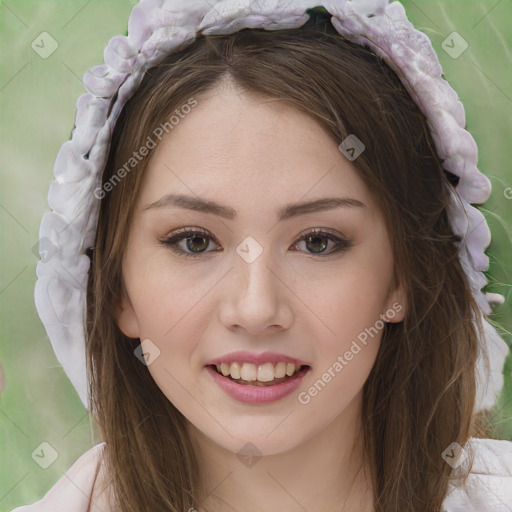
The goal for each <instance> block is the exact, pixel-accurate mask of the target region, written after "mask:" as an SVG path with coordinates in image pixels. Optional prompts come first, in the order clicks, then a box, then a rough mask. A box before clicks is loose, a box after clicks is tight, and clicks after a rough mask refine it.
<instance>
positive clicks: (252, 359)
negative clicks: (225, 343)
mask: <svg viewBox="0 0 512 512" xmlns="http://www.w3.org/2000/svg"><path fill="white" fill-rule="evenodd" d="M279 361H284V362H285V363H294V364H295V365H296V366H311V364H310V363H307V362H306V361H301V360H300V359H296V358H295V357H290V356H285V355H284V354H277V353H276V352H262V353H261V354H254V353H253V352H245V351H243V350H239V351H238V352H231V353H230V354H226V355H224V356H221V357H217V358H215V359H212V360H211V361H208V362H207V363H205V366H210V365H212V364H214V365H217V364H222V363H226V364H231V363H235V362H238V363H253V364H257V365H260V364H265V363H272V364H277V363H279ZM278 385H279V384H278Z"/></svg>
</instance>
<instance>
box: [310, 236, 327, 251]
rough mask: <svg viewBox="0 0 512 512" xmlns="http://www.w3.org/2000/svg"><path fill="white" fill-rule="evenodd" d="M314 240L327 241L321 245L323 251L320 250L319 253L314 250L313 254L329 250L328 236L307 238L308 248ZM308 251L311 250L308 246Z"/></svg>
mask: <svg viewBox="0 0 512 512" xmlns="http://www.w3.org/2000/svg"><path fill="white" fill-rule="evenodd" d="M312 240H314V241H319V240H325V243H323V244H321V250H319V251H316V250H313V251H312V252H323V251H324V250H325V249H326V248H327V244H328V241H327V240H328V238H327V237H326V236H322V235H313V236H308V237H307V238H306V246H308V244H309V243H310V242H311V241H312ZM308 249H309V246H308Z"/></svg>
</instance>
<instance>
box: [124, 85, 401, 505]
mask: <svg viewBox="0 0 512 512" xmlns="http://www.w3.org/2000/svg"><path fill="white" fill-rule="evenodd" d="M196 99H197V100H198V105H197V106H196V107H195V108H194V109H193V110H192V111H191V113H190V114H188V115H187V116H186V117H185V118H184V119H183V120H181V121H180V123H179V124H178V125H177V126H175V127H174V129H173V130H172V132H170V133H169V135H167V136H166V137H165V138H164V139H163V140H162V142H161V143H160V144H159V145H158V146H157V148H155V149H154V151H153V154H152V156H151V161H150V164H149V166H148V168H147V170H146V175H145V177H144V182H143V185H142V189H141V191H140V193H139V196H138V199H137V203H136V205H135V215H134V217H133V221H132V225H131V227H130V233H129V238H128V242H127V244H128V245H127V249H126V253H125V255H124V262H123V278H124V281H125V285H126V289H127V293H128V296H125V297H123V298H122V300H121V301H120V303H119V305H118V309H117V311H118V313H117V323H118V325H119V327H120V329H121V330H122V331H123V332H124V333H125V334H126V335H127V336H129V337H132V338H140V339H141V340H145V339H150V340H151V342H152V343H153V344H154V345H156V346H157V347H158V349H159V350H160V354H159V356H158V357H157V358H156V359H154V361H153V362H151V363H150V364H149V366H148V370H149V372H150V373H151V375H152V377H153V378H154V380H155V382H156V383H157V385H158V386H159V388H160V389H161V390H162V392H163V393H164V394H165V395H166V396H167V397H168V398H169V400H170V401H171V402H172V403H173V404H174V405H175V406H176V407H177V408H178V409H179V410H180V411H181V413H182V414H183V415H184V416H185V417H186V418H187V419H188V421H189V422H190V423H189V427H190V428H189V430H190V435H191V437H192V440H193V442H194V446H195V449H196V450H197V454H198V457H199V458H200V463H201V466H200V467H201V468H202V471H203V473H202V474H201V475H200V479H201V485H200V489H201V491H200V493H199V496H200V499H201V503H202V506H203V507H204V510H208V511H210V512H211V511H217V510H219V511H220V510H222V511H226V510H236V511H244V512H263V511H268V510H281V511H284V512H292V511H293V512H295V511H303V510H308V512H320V511H328V510H329V511H333V510H339V511H348V510H358V511H361V512H365V511H366V512H371V511H372V510H373V505H372V502H371V498H372V496H371V486H370V483H369V481H367V479H365V478H364V473H365V470H366V472H367V474H369V473H368V471H369V468H368V463H367V461H365V460H363V458H362V454H361V442H362V428H361V406H362V388H363V385H364V383H365V381H366V379H367V377H368V375H369V373H370V370H371V368H372V366H373V363H374V361H375V358H376V355H377V351H378V348H379V344H380V339H381V333H382V331H379V334H378V335H376V336H374V337H373V338H370V341H369V343H368V344H367V345H366V346H364V347H363V348H362V350H361V351H360V352H359V353H358V354H357V355H356V356H354V358H353V359H352V360H351V361H350V362H349V363H348V364H347V365H346V366H345V367H344V368H343V370H342V371H341V372H338V373H337V374H336V376H335V377H334V378H332V379H331V382H329V383H328V384H327V385H326V386H325V387H324V388H323V389H322V391H321V392H319V393H318V394H317V396H315V397H314V398H312V399H311V401H310V402H309V403H308V404H306V405H303V404H301V403H299V401H298V398H297V395H298V392H300V391H305V390H307V389H308V388H310V387H311V386H312V385H313V384H314V383H315V381H317V380H318V379H321V377H322V374H323V373H324V372H325V371H327V369H328V368H329V367H332V366H333V364H334V362H335V361H336V360H337V357H338V355H343V354H344V353H345V352H346V351H347V350H348V349H349V348H350V346H351V344H352V342H353V341H354V340H355V339H356V338H357V336H358V334H360V333H361V332H362V331H364V329H365V328H368V327H370V326H373V325H375V323H376V321H377V320H379V318H380V315H381V314H385V313H386V312H387V311H389V309H390V308H392V305H393V304H394V303H397V302H398V303H400V304H401V305H404V296H403V293H402V291H401V290H400V289H398V290H394V289H392V271H393V255H392V251H391V246H390V241H389V237H388V234H387V230H386V227H385V223H384V219H383V217H382V214H381V212H380V211H379V209H378V206H377V204H376V202H375V200H374V198H373V197H372V195H371V194H370V191H369V190H368V189H367V187H366V186H365V184H364V183H363V181H362V180H361V179H360V178H359V177H358V175H357V171H356V169H355V167H354V166H353V164H352V163H351V162H350V161H349V160H348V159H346V158H345V157H344V156H343V155H342V153H341V152H340V151H339V149H338V145H337V143H336V142H335V141H334V140H332V138H331V137H330V136H329V135H328V134H327V133H326V132H325V131H324V129H323V128H322V127H321V126H320V125H318V124H317V123H316V122H315V121H314V120H312V119H311V118H310V117H309V116H307V115H306V114H305V113H302V112H300V111H298V110H296V109H294V108H293V107H291V106H290V105H286V104H284V103H283V102H280V101H277V100H275V99H270V98H266V97H261V96H258V95H254V94H252V93H251V94H249V93H247V92H244V91H242V90H240V89H237V88H236V87H235V86H233V85H232V84H231V83H230V82H225V83H224V84H223V85H222V86H221V87H219V88H218V89H216V90H214V91H210V92H208V93H205V94H203V95H201V96H197V97H196ZM171 192H172V193H183V194H189V195H193V196H200V197H202V198H208V199H212V200H215V201H217V202H219V203H222V204H224V205H228V206H229V207H231V208H233V209H235V210H236V211H237V215H236V218H235V219H233V220H227V219H222V218H220V217H216V216H215V215H212V214H210V213H205V212H196V211H191V210H186V209H183V208H176V207H164V208H154V209H150V210H147V211H144V207H145V206H146V205H148V204H150V203H153V202H154V201H157V200H158V199H160V198H161V197H163V196H164V195H166V194H168V193H171ZM327 196H337V197H349V198H353V199H357V200H359V201H361V202H362V203H363V204H364V206H363V207H338V208H335V209H331V210H326V211H322V212H316V213H309V214H306V215H302V216H300V217H295V218H290V219H287V220H284V221H281V222H277V218H276V213H275V210H276V207H280V206H283V205H284V204H288V203H295V202H301V201H306V200H313V199H319V198H322V197H327ZM191 226H194V227H200V228H203V229H205V230H207V231H208V232H209V233H210V234H211V236H212V237H213V239H210V244H209V246H207V247H206V252H205V253H203V254H202V255H200V256H199V257H196V258H192V257H186V256H180V255H178V254H175V253H174V252H173V251H172V250H171V249H170V248H169V247H168V246H165V245H162V244H159V240H162V239H164V238H165V237H166V236H168V235H169V234H171V233H173V232H174V231H176V229H178V228H182V227H191ZM312 228H323V229H326V228H327V229H331V230H334V231H335V232H336V233H337V234H338V236H339V237H340V238H344V237H345V238H347V239H348V240H350V241H351V243H352V245H351V246H350V247H349V248H347V249H346V250H344V251H339V252H332V253H331V254H330V255H325V256H322V255H318V254H315V253H314V251H315V248H316V249H317V250H318V247H319V246H320V245H321V242H320V244H319V245H317V246H315V245H314V244H313V245H307V244H306V242H305V241H304V240H302V241H301V240H300V236H299V235H303V234H306V232H307V231H309V230H310V229H312ZM248 236H252V237H253V238H254V239H256V240H257V242H258V243H259V244H260V245H261V246H262V247H263V252H262V253H261V255H260V256H259V257H258V258H257V259H256V260H255V261H253V262H252V263H250V264H249V263H247V262H246V261H245V260H244V259H242V258H241V257H240V256H239V255H238V254H237V252H236V248H237V246H238V245H239V244H240V243H241V242H242V241H243V240H244V239H245V238H246V237H248ZM207 240H208V239H207ZM324 241H325V239H324ZM179 246H180V247H181V248H182V249H183V250H185V251H186V250H187V246H186V243H185V240H184V239H182V241H181V242H180V243H179ZM335 246H336V244H335V243H334V242H332V241H331V242H329V246H328V248H327V249H326V251H325V252H329V251H332V250H333V249H334V247H335ZM194 247H201V240H199V242H196V245H195V246H193V248H194ZM202 247H203V248H204V247H205V245H203V246H202ZM294 248H295V249H294ZM188 252H191V251H190V248H189V249H188ZM404 312H405V305H404V307H403V308H402V310H401V311H400V312H396V314H395V315H394V317H393V318H392V319H389V321H392V322H400V321H402V320H403V316H404ZM144 343H146V342H144ZM144 343H143V346H144ZM236 350H248V351H252V352H255V353H260V352H264V351H267V350H268V351H274V352H278V353H283V354H287V355H290V356H294V357H297V358H299V359H301V360H303V361H306V362H308V363H309V364H310V366H311V367H312V370H311V371H310V372H309V374H308V375H306V377H305V379H304V381H303V384H302V385H301V387H300V389H299V391H298V392H295V393H292V394H291V395H290V396H288V397H286V398H284V399H282V400H279V401H277V402H274V403H271V404H266V405H249V404H245V403H241V402H238V401H236V400H234V399H232V398H231V397H229V396H228V395H226V394H225V393H224V392H223V391H222V390H221V389H220V388H219V387H218V386H217V385H216V384H215V383H214V382H213V380H212V378H211V376H210V375H209V374H208V373H207V371H206V369H205V368H204V365H205V364H206V362H207V361H208V360H211V359H213V358H215V357H219V356H221V355H224V354H227V353H230V352H232V351H236ZM248 442H250V443H252V444H253V445H255V446H256V447H257V449H258V450H259V452H260V453H261V455H262V457H261V458H260V459H259V460H258V461H257V462H256V464H254V465H253V466H252V467H248V466H247V465H245V464H244V463H242V461H241V460H240V458H239V457H238V456H237V454H238V453H239V452H240V450H241V448H242V447H243V446H244V445H245V444H246V443H248ZM304 461H307V464H305V463H304ZM358 470H359V471H358ZM213 490H214V492H212V491H213ZM263 490H264V492H262V491H263ZM202 509H203V508H202Z"/></svg>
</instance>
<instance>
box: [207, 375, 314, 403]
mask: <svg viewBox="0 0 512 512" xmlns="http://www.w3.org/2000/svg"><path fill="white" fill-rule="evenodd" d="M206 370H207V371H208V373H209V374H210V375H211V376H212V378H213V380H214V381H215V382H216V383H217V384H218V385H219V386H220V388H221V389H222V390H223V391H224V392H225V393H227V394H228V395H229V396H230V397H232V398H234V399H235V400H239V401H240V402H245V403H248V404H254V405H257V404H268V403H271V402H276V401H277V400H281V398H284V397H286V396H288V395H289V394H291V393H293V392H294V391H295V390H296V389H297V388H298V387H299V386H300V385H301V383H302V379H303V378H304V376H305V375H306V373H308V371H309V370H310V367H309V366H306V367H304V368H301V369H300V370H299V371H298V372H297V374H296V375H295V376H293V377H292V378H290V379H288V380H286V381H285V382H281V384H274V385H273V386H251V384H237V383H236V382H235V381H233V380H231V379H229V378H227V377H223V376H222V375H219V374H218V373H217V372H216V371H215V370H214V369H213V368H212V367H211V366H207V367H206Z"/></svg>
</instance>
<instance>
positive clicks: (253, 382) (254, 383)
mask: <svg viewBox="0 0 512 512" xmlns="http://www.w3.org/2000/svg"><path fill="white" fill-rule="evenodd" d="M207 368H211V369H212V370H213V371H215V372H216V373H217V374H218V375H220V376H221V377H223V378H225V379H228V380H230V381H232V382H235V383H236V384H242V385H244V386H256V387H266V386H276V385H277V384H281V383H283V382H287V381H290V380H293V379H295V378H296V377H297V376H299V374H300V375H301V376H302V375H304V374H306V373H307V371H308V370H309V369H310V366H309V365H307V364H305V365H301V366H300V367H296V368H295V370H294V372H293V373H292V374H291V375H288V374H287V375H285V376H284V377H279V378H277V377H274V378H273V379H272V380H270V381H267V382H262V381H259V380H257V379H252V380H245V379H242V378H240V379H234V378H233V377H232V376H231V375H229V374H228V375H224V374H223V373H222V371H221V369H220V366H218V365H214V364H210V365H208V366H207Z"/></svg>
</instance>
